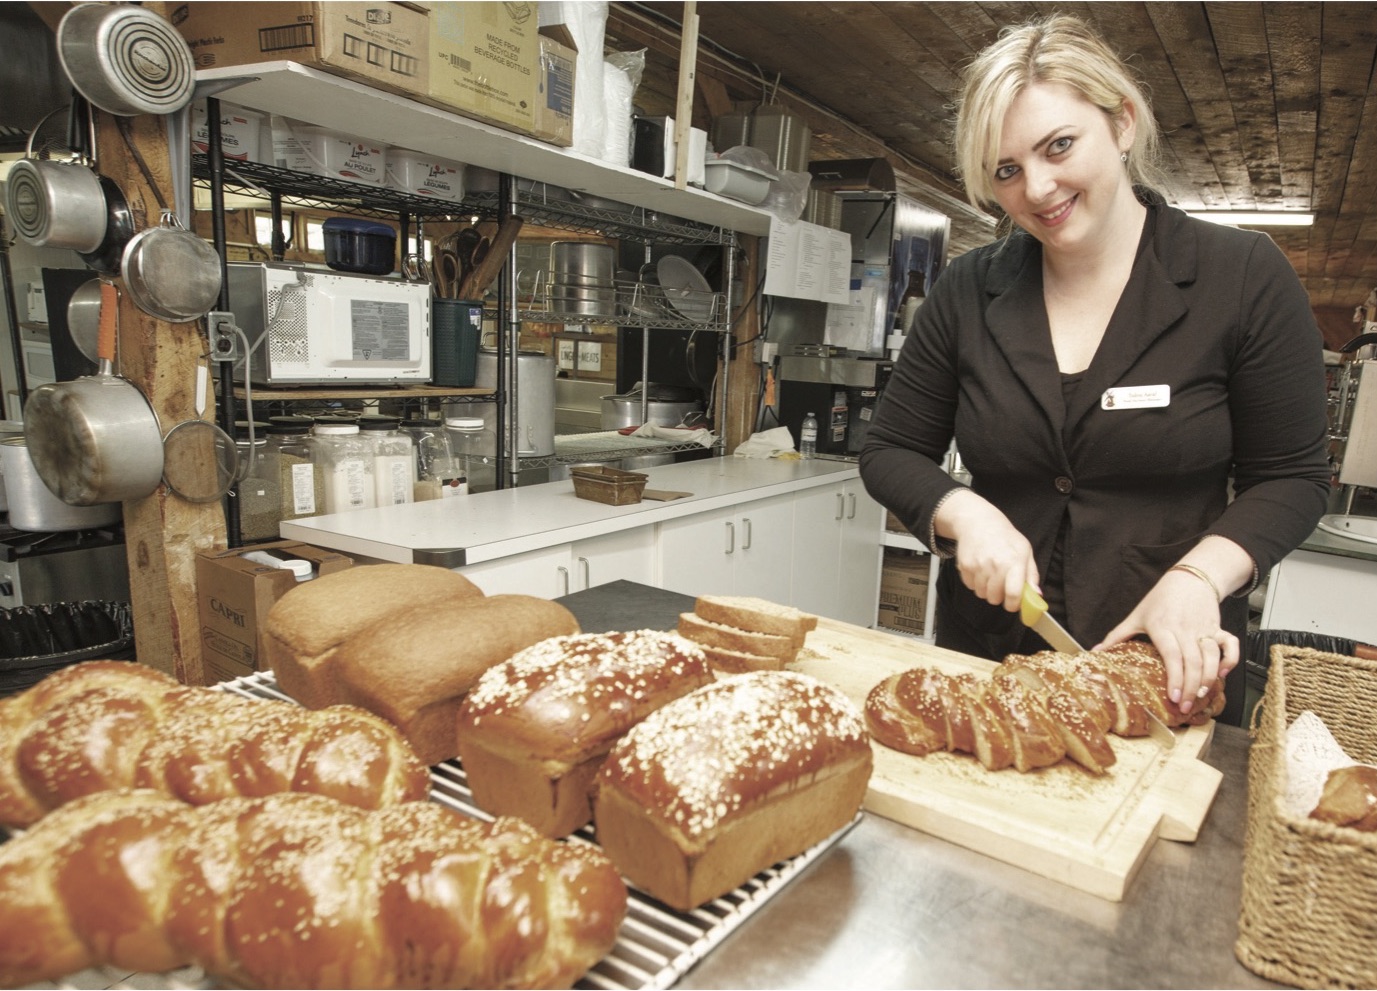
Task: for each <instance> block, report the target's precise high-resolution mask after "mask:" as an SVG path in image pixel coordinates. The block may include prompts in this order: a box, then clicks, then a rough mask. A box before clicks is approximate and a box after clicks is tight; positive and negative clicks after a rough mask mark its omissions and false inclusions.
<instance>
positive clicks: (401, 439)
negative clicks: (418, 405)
mask: <svg viewBox="0 0 1377 991" xmlns="http://www.w3.org/2000/svg"><path fill="white" fill-rule="evenodd" d="M400 422H401V421H400V420H398V419H397V418H396V417H395V416H364V417H360V418H359V431H360V436H361V437H362V438H363V439H364V441H365V443H367V444H369V445H370V446H371V447H372V450H373V491H374V498H375V500H376V502H377V505H379V506H398V505H401V504H402V503H405V502H411V501H412V499H413V498H414V496H413V492H412V490H413V488H414V486H415V484H416V452H415V450H414V449H413V445H412V443H411V437H410V435H408V434H405V433H403V432H402V431H401V430H400V429H399V426H400Z"/></svg>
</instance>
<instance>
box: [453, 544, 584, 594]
mask: <svg viewBox="0 0 1377 991" xmlns="http://www.w3.org/2000/svg"><path fill="white" fill-rule="evenodd" d="M569 560H570V558H569V545H568V544H556V545H555V546H554V547H543V548H541V549H540V550H538V551H527V552H526V553H525V554H513V555H512V556H511V557H501V558H498V559H496V560H494V561H484V562H483V563H482V564H470V565H466V566H465V567H462V568H458V569H456V570H457V571H458V572H459V573H460V574H461V575H463V576H464V577H465V578H467V579H468V580H469V581H471V582H473V583H474V584H475V585H477V586H478V587H479V588H481V589H482V590H483V591H484V593H486V594H487V595H511V594H518V593H519V594H521V595H535V596H539V597H540V598H542V599H554V598H557V597H558V596H561V595H564V594H565V593H566V592H568V591H570V589H569V588H568V587H567V584H566V583H567V580H568V575H569ZM561 569H563V570H562V571H561Z"/></svg>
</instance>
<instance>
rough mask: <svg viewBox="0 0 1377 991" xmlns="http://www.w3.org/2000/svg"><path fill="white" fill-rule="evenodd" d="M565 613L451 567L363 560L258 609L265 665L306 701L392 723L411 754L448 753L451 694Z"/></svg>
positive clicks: (434, 760)
mask: <svg viewBox="0 0 1377 991" xmlns="http://www.w3.org/2000/svg"><path fill="white" fill-rule="evenodd" d="M578 630H579V626H578V621H577V620H576V619H575V618H574V615H573V613H571V612H569V610H567V609H565V608H564V607H563V606H561V605H560V604H559V603H557V602H551V601H549V600H548V599H539V598H536V597H535V596H529V595H494V596H485V595H483V593H482V591H481V590H479V589H478V588H477V586H475V585H474V584H473V583H472V582H470V581H469V580H468V579H467V578H464V577H463V576H462V575H459V574H457V573H456V572H452V571H448V570H446V569H444V568H436V567H432V566H430V565H424V564H375V565H367V566H364V567H356V568H350V569H347V570H345V571H339V572H336V573H334V574H331V575H323V576H322V577H320V578H317V579H315V580H314V581H310V582H306V583H304V584H301V585H298V586H297V587H296V588H294V589H292V590H291V591H290V592H288V593H287V594H286V595H284V596H283V597H282V598H281V599H279V600H278V601H277V603H276V604H275V605H274V606H273V607H272V610H271V611H270V612H269V613H268V620H267V630H266V633H265V637H264V640H265V643H266V652H267V655H268V663H269V666H270V667H271V668H272V670H273V675H274V676H275V677H276V678H277V682H278V685H279V686H281V688H282V690H283V691H285V692H286V693H287V694H288V695H291V696H292V698H294V699H296V700H297V701H298V702H300V703H301V704H302V705H305V706H308V707H310V708H313V709H315V708H320V707H322V706H326V705H333V704H341V703H344V704H349V705H356V706H359V707H360V708H364V709H367V710H369V711H370V712H374V713H377V714H378V715H380V716H382V717H384V718H385V719H387V720H389V721H390V722H392V723H393V724H394V725H396V726H397V727H398V728H399V729H400V730H401V731H402V734H403V735H404V736H405V737H406V739H407V740H408V742H410V744H411V746H412V747H413V748H414V749H415V751H416V753H417V754H418V755H419V756H420V758H421V760H422V761H423V762H425V763H426V764H438V763H439V762H440V761H443V760H448V759H449V758H451V757H454V756H456V755H457V754H458V753H459V747H458V743H457V738H456V731H455V723H456V720H457V718H458V713H459V703H460V702H461V701H462V699H463V697H464V694H465V693H466V692H467V691H468V690H469V688H470V687H472V685H473V683H474V682H475V681H476V680H477V679H478V676H479V675H480V674H482V673H483V672H484V671H486V670H487V669H488V668H490V667H492V665H494V664H496V663H497V662H499V661H503V660H506V659H507V658H508V657H510V656H511V655H512V654H514V653H516V652H517V651H518V650H521V649H522V648H523V647H528V646H530V645H531V644H533V643H536V642H538V641H540V640H544V639H545V638H547V637H553V636H563V635H566V634H570V633H577V632H578Z"/></svg>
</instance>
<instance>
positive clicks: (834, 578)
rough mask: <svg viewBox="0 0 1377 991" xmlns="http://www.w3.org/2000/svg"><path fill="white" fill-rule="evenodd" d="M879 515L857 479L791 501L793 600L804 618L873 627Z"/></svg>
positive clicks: (877, 592)
mask: <svg viewBox="0 0 1377 991" xmlns="http://www.w3.org/2000/svg"><path fill="white" fill-rule="evenodd" d="M883 526H884V510H883V509H882V508H881V507H880V504H879V503H877V502H876V501H875V500H874V499H872V498H870V496H869V495H868V494H867V493H866V491H865V486H863V485H862V484H861V482H860V480H859V479H854V480H851V481H847V482H839V483H837V484H836V485H827V486H822V487H820V488H817V489H811V490H809V491H807V492H800V493H799V494H798V495H797V496H795V500H794V598H793V602H792V605H794V606H795V607H797V608H799V609H802V610H804V611H805V612H811V613H817V614H818V615H819V616H826V617H827V618H828V619H835V620H839V621H840V622H843V623H851V624H853V625H855V626H864V627H870V626H874V625H875V612H876V608H877V606H878V604H879V596H880V557H881V554H882V551H881V548H880V531H881V529H882V528H883Z"/></svg>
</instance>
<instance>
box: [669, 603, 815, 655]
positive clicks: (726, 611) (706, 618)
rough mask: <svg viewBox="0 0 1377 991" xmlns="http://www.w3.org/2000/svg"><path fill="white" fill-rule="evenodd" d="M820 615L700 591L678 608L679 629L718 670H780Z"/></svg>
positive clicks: (796, 653)
mask: <svg viewBox="0 0 1377 991" xmlns="http://www.w3.org/2000/svg"><path fill="white" fill-rule="evenodd" d="M817 625H818V618H817V617H816V616H814V615H812V614H810V613H806V612H802V611H800V610H798V609H795V608H793V607H792V606H782V605H779V604H778V603H775V602H770V601H769V600H768V599H760V598H756V597H755V596H749V595H701V596H699V597H698V600H697V601H696V602H695V603H694V607H693V612H686V613H680V614H679V627H678V633H679V635H680V636H681V637H686V638H687V639H689V640H692V641H694V642H695V643H697V644H698V645H699V646H700V647H702V648H703V651H704V653H706V654H707V655H708V662H709V663H710V664H712V666H713V667H714V668H715V669H717V670H719V671H726V672H731V673H740V672H743V671H778V670H781V669H783V668H784V667H785V666H786V665H788V664H791V663H793V661H794V659H795V658H797V657H798V652H799V650H800V649H802V647H803V641H804V638H805V637H807V635H808V633H809V631H810V630H813V629H815V628H816V627H817Z"/></svg>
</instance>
